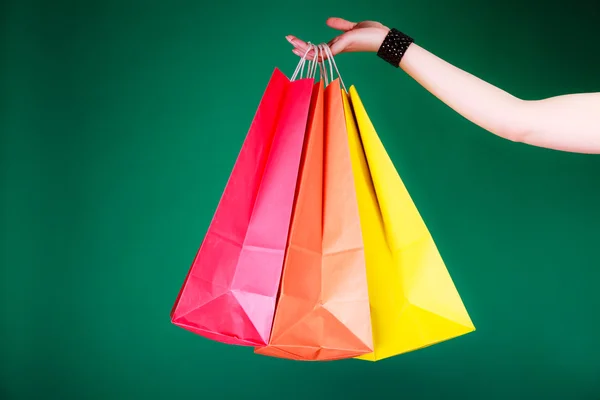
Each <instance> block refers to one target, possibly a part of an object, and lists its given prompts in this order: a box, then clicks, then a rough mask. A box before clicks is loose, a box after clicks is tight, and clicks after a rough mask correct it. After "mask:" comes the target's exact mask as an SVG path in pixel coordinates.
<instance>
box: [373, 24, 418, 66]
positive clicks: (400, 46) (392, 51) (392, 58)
mask: <svg viewBox="0 0 600 400" xmlns="http://www.w3.org/2000/svg"><path fill="white" fill-rule="evenodd" d="M413 42H414V40H413V38H411V37H410V36H408V35H405V34H404V33H402V32H400V31H399V30H397V29H395V28H392V29H390V31H389V32H388V34H387V36H386V37H385V39H384V40H383V43H381V46H380V47H379V50H378V51H377V55H378V56H379V57H380V58H382V59H383V60H385V61H387V62H388V63H390V64H392V65H393V66H394V67H396V68H398V67H399V66H400V60H402V57H404V53H406V50H407V49H408V47H409V46H410V45H411V44H412V43H413Z"/></svg>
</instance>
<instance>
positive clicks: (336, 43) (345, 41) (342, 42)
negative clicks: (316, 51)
mask: <svg viewBox="0 0 600 400" xmlns="http://www.w3.org/2000/svg"><path fill="white" fill-rule="evenodd" d="M349 44H350V35H348V33H343V34H341V35H340V36H338V37H336V38H335V39H333V40H332V41H331V42H329V48H330V49H331V53H332V54H333V55H334V56H337V55H338V54H340V53H343V52H344V50H345V49H346V47H347V46H348V45H349Z"/></svg>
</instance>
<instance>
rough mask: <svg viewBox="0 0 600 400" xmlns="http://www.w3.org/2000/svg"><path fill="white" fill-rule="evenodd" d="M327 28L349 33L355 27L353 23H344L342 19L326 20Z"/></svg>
mask: <svg viewBox="0 0 600 400" xmlns="http://www.w3.org/2000/svg"><path fill="white" fill-rule="evenodd" d="M327 26H329V27H330V28H333V29H337V30H339V31H344V32H345V31H349V30H350V29H352V28H354V27H355V26H356V23H355V22H350V21H346V20H345V19H342V18H328V19H327Z"/></svg>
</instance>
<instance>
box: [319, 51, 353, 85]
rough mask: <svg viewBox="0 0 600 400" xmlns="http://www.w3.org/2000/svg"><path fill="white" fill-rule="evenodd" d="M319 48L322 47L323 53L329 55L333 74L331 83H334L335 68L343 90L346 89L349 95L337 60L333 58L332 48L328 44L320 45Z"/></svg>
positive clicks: (328, 58) (330, 68)
mask: <svg viewBox="0 0 600 400" xmlns="http://www.w3.org/2000/svg"><path fill="white" fill-rule="evenodd" d="M319 47H322V48H323V51H324V52H325V54H326V55H327V60H328V61H329V70H330V72H331V81H333V69H334V68H335V72H336V73H337V76H338V78H340V83H341V84H342V88H344V91H345V92H346V93H348V90H346V85H344V81H343V79H342V76H341V75H340V70H339V69H338V67H337V64H336V63H335V59H334V57H333V53H332V52H331V48H330V47H329V45H328V44H326V43H323V44H320V45H319ZM324 62H325V61H323V63H324Z"/></svg>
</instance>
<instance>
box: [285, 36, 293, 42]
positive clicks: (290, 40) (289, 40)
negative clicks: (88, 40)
mask: <svg viewBox="0 0 600 400" xmlns="http://www.w3.org/2000/svg"><path fill="white" fill-rule="evenodd" d="M285 38H286V40H287V41H288V42H290V43H291V44H294V39H293V38H292V37H291V36H290V35H288V36H286V37H285Z"/></svg>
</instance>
